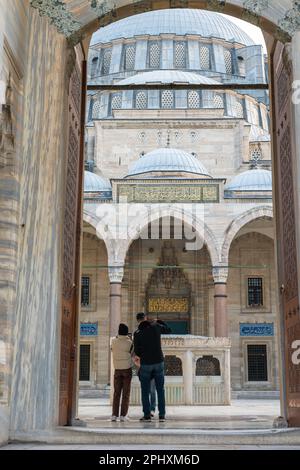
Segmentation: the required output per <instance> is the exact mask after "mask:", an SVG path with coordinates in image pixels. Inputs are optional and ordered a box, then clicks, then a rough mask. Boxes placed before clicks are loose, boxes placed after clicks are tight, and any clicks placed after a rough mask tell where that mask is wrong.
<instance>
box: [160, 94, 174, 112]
mask: <svg viewBox="0 0 300 470" xmlns="http://www.w3.org/2000/svg"><path fill="white" fill-rule="evenodd" d="M161 107H162V108H163V109H171V108H173V107H174V93H173V91H171V90H164V91H163V92H162V94H161Z"/></svg>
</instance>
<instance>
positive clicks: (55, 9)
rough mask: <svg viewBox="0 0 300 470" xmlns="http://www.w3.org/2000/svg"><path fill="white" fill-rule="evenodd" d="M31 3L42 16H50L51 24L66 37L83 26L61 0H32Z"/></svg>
mask: <svg viewBox="0 0 300 470" xmlns="http://www.w3.org/2000/svg"><path fill="white" fill-rule="evenodd" d="M30 5H31V6H32V8H36V9H37V10H38V11H39V14H40V15H41V16H47V17H48V18H50V21H51V24H53V25H54V26H55V27H56V28H57V30H58V32H59V33H61V34H64V35H65V36H66V37H69V36H71V35H72V34H73V33H75V32H77V31H78V30H79V29H80V28H81V26H82V23H81V22H80V21H78V20H77V19H76V18H75V17H74V16H73V15H72V13H70V12H69V11H68V10H67V7H66V5H65V3H63V2H62V1H61V0H31V2H30Z"/></svg>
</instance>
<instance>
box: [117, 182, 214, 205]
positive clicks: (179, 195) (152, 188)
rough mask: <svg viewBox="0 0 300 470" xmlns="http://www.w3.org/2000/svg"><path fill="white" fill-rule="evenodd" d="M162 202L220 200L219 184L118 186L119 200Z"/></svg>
mask: <svg viewBox="0 0 300 470" xmlns="http://www.w3.org/2000/svg"><path fill="white" fill-rule="evenodd" d="M120 200H122V201H124V200H126V202H141V203H142V202H143V203H147V202H148V203H161V202H189V203H190V202H202V203H205V202H206V203H208V202H212V203H217V202H219V185H218V184H211V185H209V184H207V185H204V184H182V185H177V184H172V185H171V184H164V185H161V184H156V185H155V184H126V185H125V184H124V185H119V186H118V201H120Z"/></svg>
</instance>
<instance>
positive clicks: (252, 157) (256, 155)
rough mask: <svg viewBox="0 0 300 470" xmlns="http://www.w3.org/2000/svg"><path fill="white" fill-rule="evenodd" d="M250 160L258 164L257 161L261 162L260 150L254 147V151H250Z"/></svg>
mask: <svg viewBox="0 0 300 470" xmlns="http://www.w3.org/2000/svg"><path fill="white" fill-rule="evenodd" d="M250 160H251V161H253V162H258V161H259V160H262V151H261V148H259V147H255V148H254V149H251V150H250Z"/></svg>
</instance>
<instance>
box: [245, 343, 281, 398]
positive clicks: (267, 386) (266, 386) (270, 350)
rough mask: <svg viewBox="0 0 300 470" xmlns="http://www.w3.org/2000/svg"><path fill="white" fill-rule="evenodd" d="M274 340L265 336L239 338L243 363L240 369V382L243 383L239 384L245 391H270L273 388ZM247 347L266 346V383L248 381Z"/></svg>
mask: <svg viewBox="0 0 300 470" xmlns="http://www.w3.org/2000/svg"><path fill="white" fill-rule="evenodd" d="M274 338H275V337H272V338H270V337H266V336H252V337H247V338H241V340H242V347H241V351H242V354H243V361H242V368H243V370H242V371H241V380H242V381H243V383H242V384H241V385H242V387H243V388H245V389H246V390H257V387H259V390H272V389H274V387H275V385H276V384H275V376H274V358H273V355H274V352H275V349H274V346H273V343H274ZM248 345H266V347H267V348H266V351H267V374H268V380H267V381H257V382H254V381H252V380H251V381H249V380H248Z"/></svg>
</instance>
